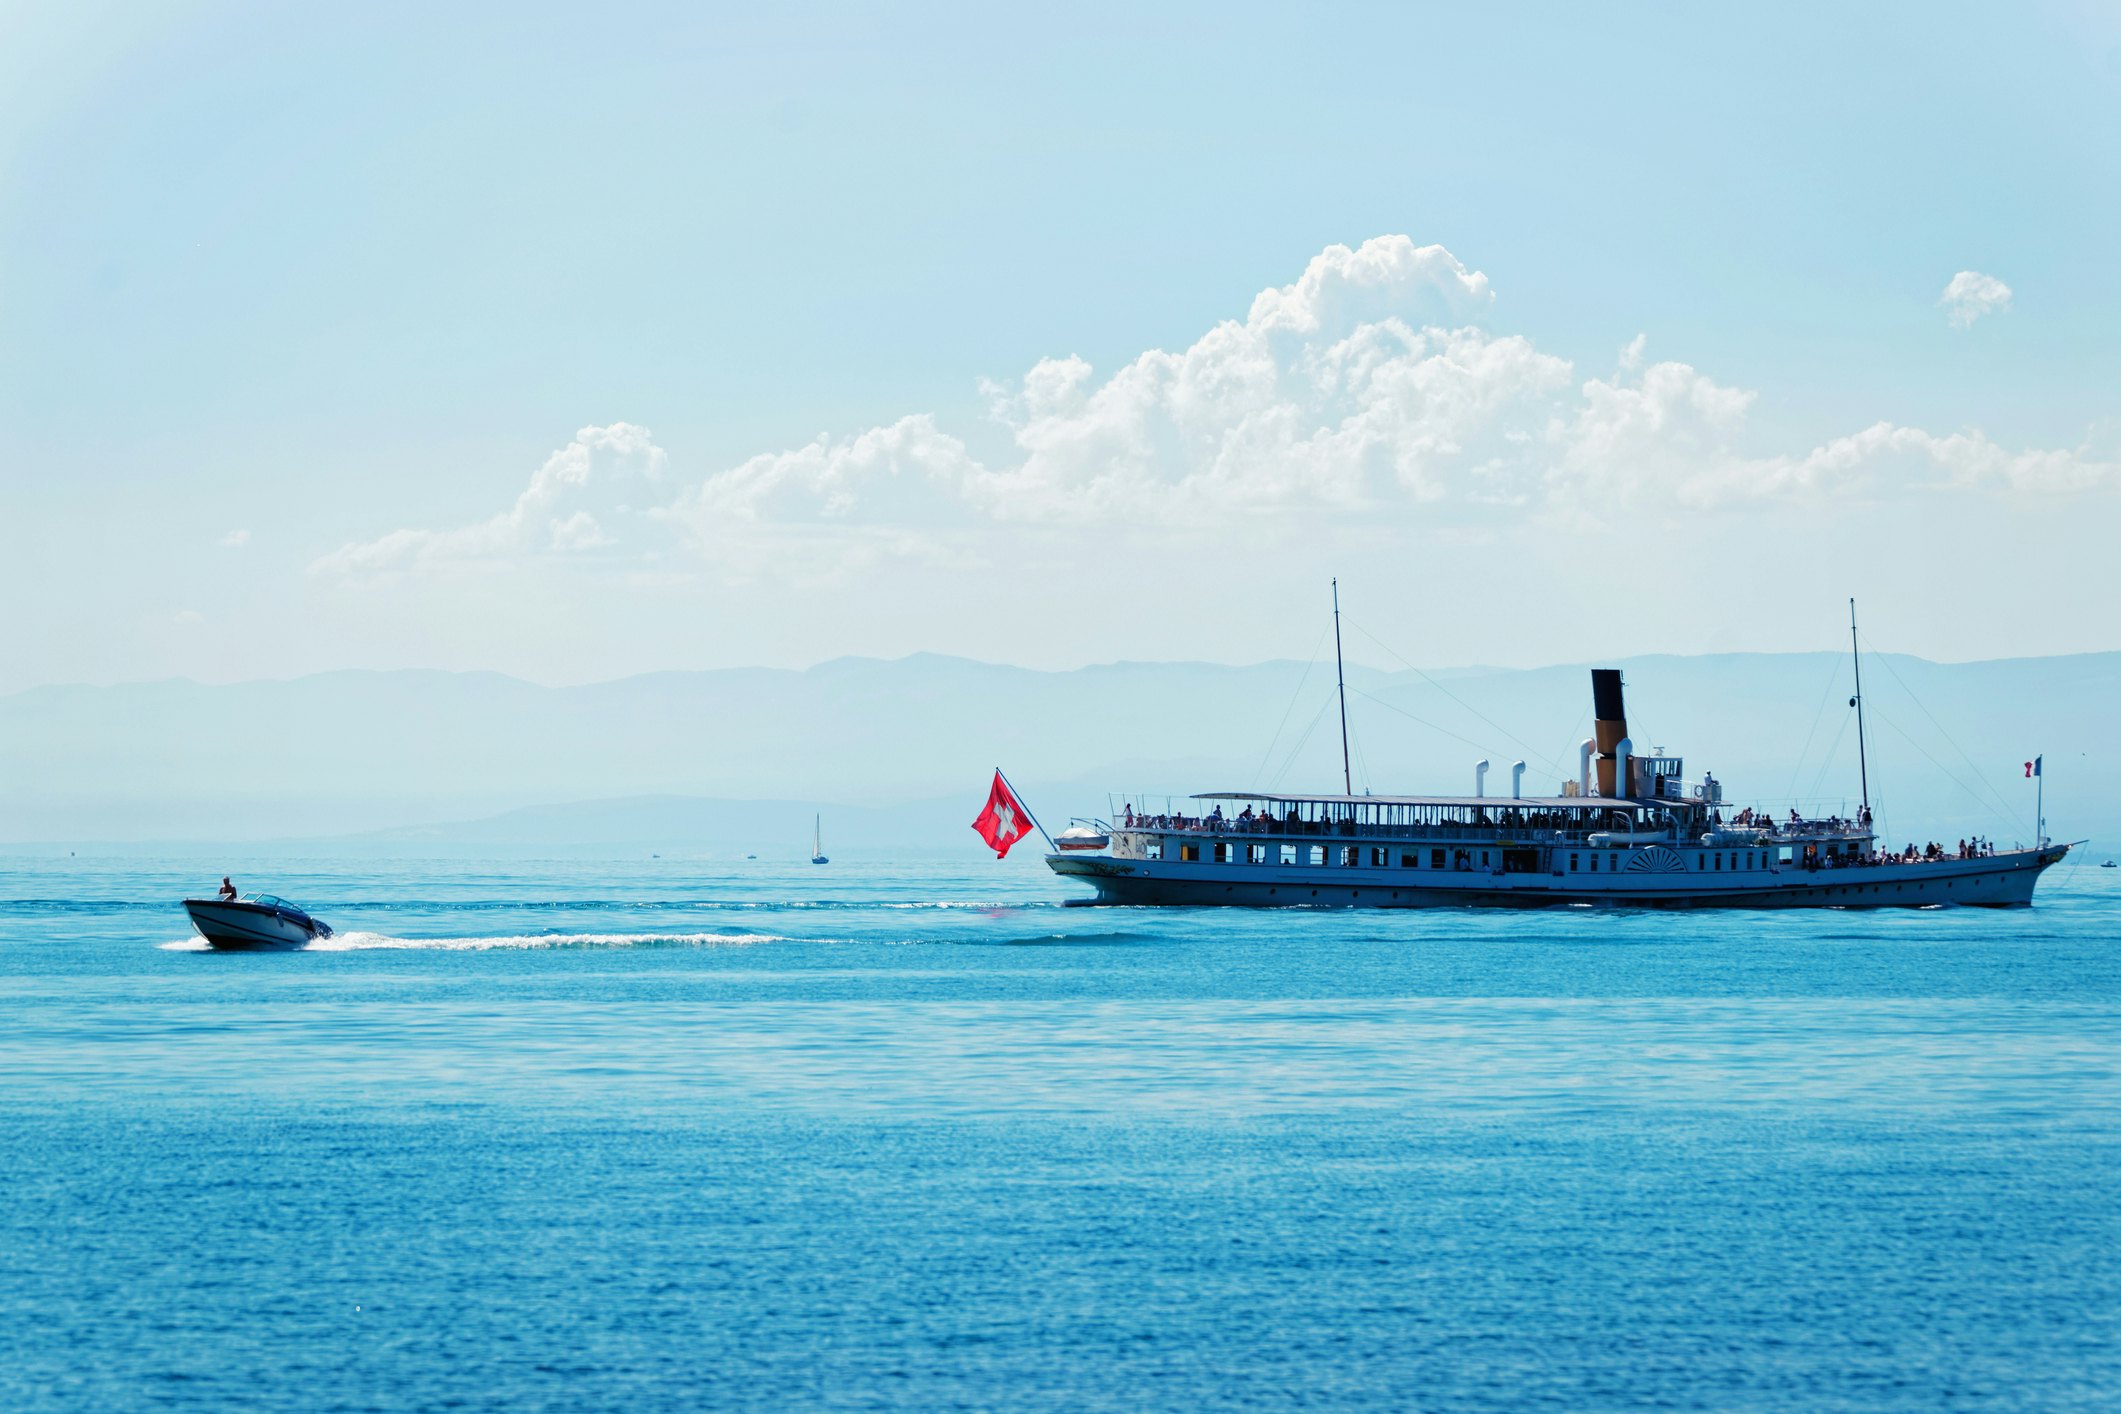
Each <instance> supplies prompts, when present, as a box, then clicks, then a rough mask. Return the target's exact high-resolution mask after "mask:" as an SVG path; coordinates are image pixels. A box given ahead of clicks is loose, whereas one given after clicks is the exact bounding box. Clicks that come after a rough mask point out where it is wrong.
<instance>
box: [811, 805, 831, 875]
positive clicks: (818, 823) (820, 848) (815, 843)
mask: <svg viewBox="0 0 2121 1414" xmlns="http://www.w3.org/2000/svg"><path fill="white" fill-rule="evenodd" d="M824 827H825V817H824V816H822V815H818V816H813V817H812V818H811V821H810V862H811V863H812V864H830V863H831V862H832V861H831V860H829V859H827V858H826V857H825V828H824Z"/></svg>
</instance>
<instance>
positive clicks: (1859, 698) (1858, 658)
mask: <svg viewBox="0 0 2121 1414" xmlns="http://www.w3.org/2000/svg"><path fill="white" fill-rule="evenodd" d="M1849 658H1850V659H1851V660H1852V661H1853V662H1854V663H1855V665H1856V695H1855V696H1854V697H1851V698H1850V699H1849V706H1851V707H1853V708H1855V709H1856V772H1857V776H1858V778H1859V779H1860V780H1861V781H1862V783H1863V825H1864V828H1865V829H1869V828H1870V823H1871V767H1870V759H1869V757H1868V755H1867V754H1866V752H1865V751H1864V748H1863V653H1862V652H1861V650H1859V649H1858V648H1857V647H1856V601H1855V599H1854V598H1851V599H1850V600H1849Z"/></svg>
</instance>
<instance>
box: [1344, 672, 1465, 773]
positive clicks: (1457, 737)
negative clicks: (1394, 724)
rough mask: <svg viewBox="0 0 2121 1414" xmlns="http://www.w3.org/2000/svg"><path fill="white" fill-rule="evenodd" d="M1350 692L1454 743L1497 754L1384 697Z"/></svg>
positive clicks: (1357, 691)
mask: <svg viewBox="0 0 2121 1414" xmlns="http://www.w3.org/2000/svg"><path fill="white" fill-rule="evenodd" d="M1348 691H1350V692H1352V693H1354V694H1355V695H1356V696H1357V697H1367V698H1369V699H1370V701H1372V702H1375V703H1376V704H1377V705H1378V706H1380V707H1382V708H1384V709H1385V710H1386V711H1387V712H1397V713H1398V714H1399V715H1400V716H1402V717H1405V718H1406V719H1407V720H1408V721H1410V722H1419V723H1420V724H1421V725H1422V726H1425V727H1427V728H1428V729H1429V730H1430V731H1432V732H1442V733H1443V734H1444V735H1445V736H1447V737H1450V738H1451V739H1452V740H1453V741H1462V742H1464V743H1465V744H1466V745H1467V746H1470V747H1472V748H1473V749H1474V750H1475V751H1479V752H1484V753H1486V754H1487V755H1490V756H1493V755H1496V754H1497V753H1496V752H1495V751H1494V749H1493V748H1492V747H1489V746H1487V745H1486V744H1484V743H1482V742H1477V741H1475V740H1473V738H1471V737H1469V736H1460V735H1459V734H1458V733H1457V732H1454V731H1452V730H1451V729H1450V728H1449V727H1439V726H1437V725H1436V723H1434V722H1432V721H1429V720H1428V719H1427V718H1425V717H1417V716H1415V715H1414V714H1413V713H1412V712H1409V711H1408V710H1407V709H1406V708H1404V707H1396V706H1394V705H1393V704H1392V703H1390V702H1387V701H1385V700H1384V699H1383V698H1382V697H1377V696H1374V695H1372V694H1371V693H1367V692H1364V691H1363V690H1362V689H1361V688H1359V687H1351V688H1349V689H1348Z"/></svg>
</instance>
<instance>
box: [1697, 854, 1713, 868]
mask: <svg viewBox="0 0 2121 1414" xmlns="http://www.w3.org/2000/svg"><path fill="white" fill-rule="evenodd" d="M1694 867H1695V868H1696V869H1706V868H1708V867H1709V857H1708V856H1707V855H1705V854H1697V855H1695V856H1694Z"/></svg>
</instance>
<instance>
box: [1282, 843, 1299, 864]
mask: <svg viewBox="0 0 2121 1414" xmlns="http://www.w3.org/2000/svg"><path fill="white" fill-rule="evenodd" d="M1281 862H1282V863H1284V864H1294V863H1295V862H1296V846H1295V845H1293V844H1285V845H1283V846H1282V847H1281Z"/></svg>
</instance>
